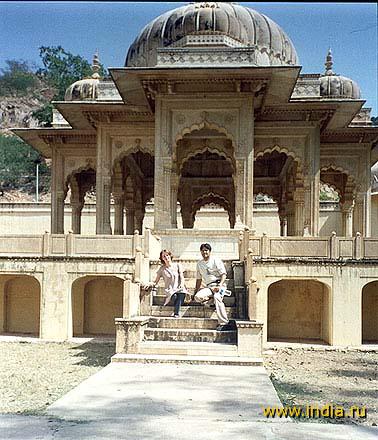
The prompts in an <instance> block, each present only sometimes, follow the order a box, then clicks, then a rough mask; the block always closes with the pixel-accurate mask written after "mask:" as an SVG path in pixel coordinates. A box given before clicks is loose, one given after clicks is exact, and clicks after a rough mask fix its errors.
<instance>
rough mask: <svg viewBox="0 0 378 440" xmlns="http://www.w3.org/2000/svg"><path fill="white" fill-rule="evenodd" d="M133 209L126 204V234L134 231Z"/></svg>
mask: <svg viewBox="0 0 378 440" xmlns="http://www.w3.org/2000/svg"><path fill="white" fill-rule="evenodd" d="M134 221H135V210H134V209H133V208H132V207H127V206H126V235H132V234H134V231H135V223H134Z"/></svg>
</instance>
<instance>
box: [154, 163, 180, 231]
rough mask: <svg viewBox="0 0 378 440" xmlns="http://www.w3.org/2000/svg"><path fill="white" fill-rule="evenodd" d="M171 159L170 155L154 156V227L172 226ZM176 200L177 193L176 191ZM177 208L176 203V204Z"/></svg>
mask: <svg viewBox="0 0 378 440" xmlns="http://www.w3.org/2000/svg"><path fill="white" fill-rule="evenodd" d="M171 177H172V160H171V158H170V157H165V158H162V157H160V158H157V159H156V158H155V187H154V201H155V207H154V210H155V214H154V215H155V219H154V225H155V229H171V228H172V199H173V196H172V194H171ZM176 201H177V193H176ZM176 210H177V204H176Z"/></svg>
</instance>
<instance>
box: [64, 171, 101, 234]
mask: <svg viewBox="0 0 378 440" xmlns="http://www.w3.org/2000/svg"><path fill="white" fill-rule="evenodd" d="M67 187H68V188H69V191H68V192H69V203H70V205H71V230H72V232H73V233H74V234H81V233H82V212H83V207H84V203H85V198H86V196H87V195H88V194H89V193H92V200H95V196H94V194H95V191H96V171H95V170H94V169H93V168H91V167H88V168H85V169H81V170H78V171H76V172H73V173H72V174H71V175H70V176H69V177H68V179H67ZM94 230H95V228H94ZM93 232H94V231H93Z"/></svg>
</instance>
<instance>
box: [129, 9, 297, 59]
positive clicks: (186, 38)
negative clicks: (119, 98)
mask: <svg viewBox="0 0 378 440" xmlns="http://www.w3.org/2000/svg"><path fill="white" fill-rule="evenodd" d="M164 48H166V49H168V48H180V49H181V51H182V50H183V49H190V50H194V52H195V51H196V50H197V52H199V50H201V49H206V48H207V49H209V48H211V49H214V50H216V51H217V50H218V51H221V50H222V48H225V49H228V50H229V51H232V50H233V51H234V52H235V51H239V52H240V53H242V52H243V50H244V54H243V55H242V56H241V59H243V60H244V64H246V60H248V62H247V64H249V65H251V66H288V65H289V66H290V65H298V57H297V53H296V51H295V48H294V46H293V44H292V42H291V41H290V39H289V37H288V36H287V35H286V34H285V32H284V31H283V30H282V29H281V28H280V27H279V26H278V25H277V24H276V23H275V22H274V21H272V20H271V19H270V18H268V17H266V16H265V15H263V14H260V13H258V12H256V11H254V10H253V9H250V8H247V7H245V6H242V5H238V4H234V3H212V2H203V3H199V2H197V3H194V4H189V5H187V6H182V7H179V8H177V9H174V10H171V11H168V12H166V13H165V14H163V15H161V16H159V17H157V18H156V19H154V20H153V21H151V22H150V23H149V24H148V25H147V26H145V28H144V29H143V30H142V31H141V33H140V34H139V35H138V36H137V38H136V39H135V41H134V42H133V43H132V45H131V46H130V48H129V51H128V53H127V57H126V62H125V66H126V67H154V66H156V65H157V64H159V60H158V49H164ZM248 51H249V52H250V53H252V52H253V57H252V56H249V57H248V56H247V55H246V54H247V52H248ZM243 57H244V58H243ZM192 59H194V60H195V57H194V58H193V56H192ZM233 63H234V64H235V61H233ZM236 64H237V62H236Z"/></svg>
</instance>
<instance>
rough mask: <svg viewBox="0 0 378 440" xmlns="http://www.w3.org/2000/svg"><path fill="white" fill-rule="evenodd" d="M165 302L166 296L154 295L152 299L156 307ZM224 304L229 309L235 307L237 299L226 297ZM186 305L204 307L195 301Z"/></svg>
mask: <svg viewBox="0 0 378 440" xmlns="http://www.w3.org/2000/svg"><path fill="white" fill-rule="evenodd" d="M164 301H165V295H159V294H158V295H154V296H153V298H152V302H153V305H154V306H162V305H163V304H164ZM223 302H224V304H225V305H226V306H229V307H231V306H233V305H235V297H233V296H225V297H224V298H223ZM184 304H188V305H189V304H190V305H193V306H199V307H204V306H203V305H202V304H200V303H197V302H195V301H189V302H188V301H184Z"/></svg>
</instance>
